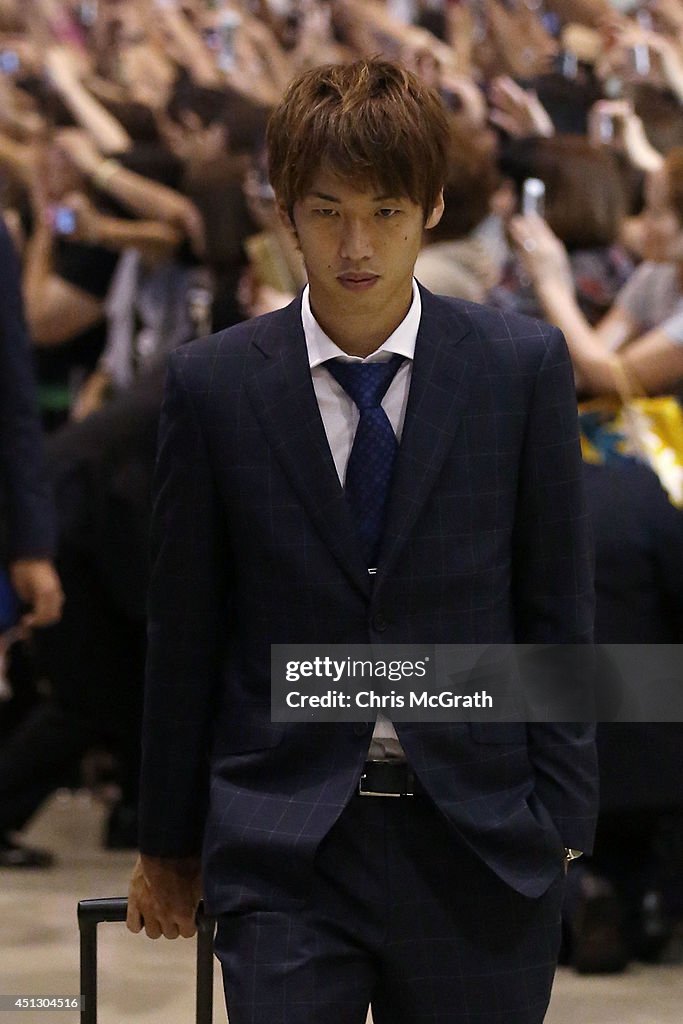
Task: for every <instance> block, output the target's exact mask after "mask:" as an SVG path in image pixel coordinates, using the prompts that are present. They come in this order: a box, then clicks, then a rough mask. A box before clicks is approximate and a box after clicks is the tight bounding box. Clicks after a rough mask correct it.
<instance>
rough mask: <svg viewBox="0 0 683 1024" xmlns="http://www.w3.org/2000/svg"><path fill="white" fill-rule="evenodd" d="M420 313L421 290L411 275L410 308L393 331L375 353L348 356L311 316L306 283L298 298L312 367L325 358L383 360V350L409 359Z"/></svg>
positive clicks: (412, 351)
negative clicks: (362, 356) (364, 355)
mask: <svg viewBox="0 0 683 1024" xmlns="http://www.w3.org/2000/svg"><path fill="white" fill-rule="evenodd" d="M421 315H422V301H421V299H420V290H419V288H418V287H417V282H416V281H415V278H413V301H412V302H411V304H410V309H409V310H408V312H407V313H406V315H405V317H404V319H403V320H402V321H401V323H400V324H399V325H398V327H397V328H396V330H395V331H394V332H393V334H390V335H389V337H388V338H387V340H386V341H385V342H384V343H383V344H382V345H380V347H379V348H378V349H376V351H375V352H372V353H371V354H370V355H369V356H366V359H365V360H364V359H362V358H361V357H360V356H350V355H348V354H347V353H346V352H344V351H342V349H340V348H339V346H338V345H335V343H334V342H333V341H332V339H331V338H329V337H328V336H327V335H326V334H325V332H324V331H323V329H322V327H321V326H320V324H319V323H318V321H317V320H316V319H315V317H314V316H313V311H312V310H311V302H310V298H309V286H308V285H306V287H305V288H304V292H303V295H302V297H301V321H302V323H303V328H304V336H305V338H306V349H307V350H308V365H309V366H310V368H311V370H313V369H315V367H316V366H320V365H321V363H326V362H327V360H328V359H346V360H348V361H349V362H365V361H367V362H374V361H375V360H377V361H383V360H385V359H387V358H388V356H387V355H386V353H392V354H393V353H396V354H397V355H401V356H404V357H405V358H406V359H411V360H412V359H414V358H415V341H416V339H417V332H418V328H419V326H420V317H421Z"/></svg>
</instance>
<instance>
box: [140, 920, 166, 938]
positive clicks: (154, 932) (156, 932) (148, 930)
mask: <svg viewBox="0 0 683 1024" xmlns="http://www.w3.org/2000/svg"><path fill="white" fill-rule="evenodd" d="M144 921H145V934H146V935H147V938H148V939H160V938H161V935H162V931H161V925H160V924H159V922H158V921H157V919H156V918H155V917H152V916H149V917H145V919H144Z"/></svg>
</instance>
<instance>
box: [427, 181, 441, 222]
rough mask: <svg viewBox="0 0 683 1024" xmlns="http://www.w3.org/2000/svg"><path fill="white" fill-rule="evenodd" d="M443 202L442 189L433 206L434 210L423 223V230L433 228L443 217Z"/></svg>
mask: <svg viewBox="0 0 683 1024" xmlns="http://www.w3.org/2000/svg"><path fill="white" fill-rule="evenodd" d="M443 211H444V201H443V189H441V191H440V192H439V196H438V199H437V200H436V202H435V204H434V209H433V210H432V212H431V213H430V215H429V217H428V218H427V220H426V221H425V229H426V230H428V229H429V228H435V227H436V225H437V224H438V223H439V221H440V220H441V218H442V217H443Z"/></svg>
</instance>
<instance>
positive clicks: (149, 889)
mask: <svg viewBox="0 0 683 1024" xmlns="http://www.w3.org/2000/svg"><path fill="white" fill-rule="evenodd" d="M200 899H201V878H200V872H199V858H198V857H183V858H179V859H174V858H171V857H148V856H146V855H145V854H141V855H140V856H139V857H138V859H137V861H136V863H135V867H134V868H133V874H132V876H131V880H130V888H129V891H128V916H127V918H126V925H127V926H128V928H129V930H130V931H131V932H136V933H137V932H140V931H142V929H143V927H144V929H145V931H146V933H147V935H148V936H149V938H150V939H158V938H160V936H162V935H164V936H165V937H166V938H167V939H177V938H178V936H179V935H180V936H182V938H184V939H189V938H191V937H192V936H193V935H194V934H195V932H196V930H197V926H196V924H195V914H196V913H197V906H198V904H199V900H200Z"/></svg>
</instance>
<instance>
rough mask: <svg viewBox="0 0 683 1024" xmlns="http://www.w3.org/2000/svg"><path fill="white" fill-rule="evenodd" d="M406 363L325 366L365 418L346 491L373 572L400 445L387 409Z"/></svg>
mask: <svg viewBox="0 0 683 1024" xmlns="http://www.w3.org/2000/svg"><path fill="white" fill-rule="evenodd" d="M403 361H404V357H403V356H399V355H394V356H392V357H391V359H389V360H387V361H386V362H382V363H347V362H344V360H340V359H331V360H329V362H327V363H325V366H326V367H327V369H328V370H329V371H330V373H331V374H332V376H333V377H334V379H335V380H336V381H337V383H338V384H340V385H341V387H343V389H344V391H346V393H347V395H349V397H350V398H352V399H353V401H354V402H355V404H356V405H357V407H358V411H359V413H360V418H359V420H358V427H357V428H356V436H355V437H354V439H353V446H352V448H351V454H350V455H349V461H348V464H347V467H346V483H345V488H344V489H345V491H346V497H347V498H348V501H349V504H350V505H351V510H352V512H353V514H354V517H355V520H356V525H357V527H358V532H359V534H360V540H361V545H362V548H363V554H364V555H365V559H366V561H367V564H368V566H369V567H371V566H374V565H376V558H377V552H378V549H379V543H380V540H381V538H382V531H383V529H384V518H385V511H386V505H387V498H388V496H389V485H390V483H391V475H392V472H393V468H394V460H395V458H396V452H397V451H398V441H397V440H396V435H395V434H394V430H393V427H392V426H391V423H390V422H389V417H388V416H387V414H386V413H385V411H384V409H383V408H382V406H381V404H380V403H381V401H382V399H383V398H384V396H385V394H386V393H387V390H388V388H389V385H390V384H391V382H392V380H393V379H394V377H395V376H396V372H397V371H398V368H399V366H400V365H401V363H403Z"/></svg>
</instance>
